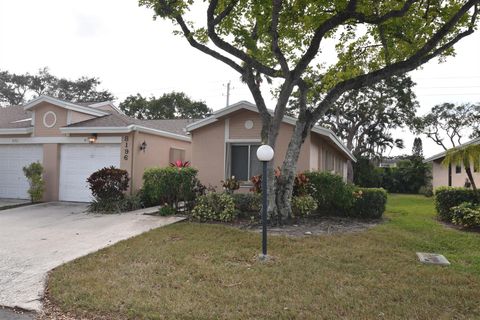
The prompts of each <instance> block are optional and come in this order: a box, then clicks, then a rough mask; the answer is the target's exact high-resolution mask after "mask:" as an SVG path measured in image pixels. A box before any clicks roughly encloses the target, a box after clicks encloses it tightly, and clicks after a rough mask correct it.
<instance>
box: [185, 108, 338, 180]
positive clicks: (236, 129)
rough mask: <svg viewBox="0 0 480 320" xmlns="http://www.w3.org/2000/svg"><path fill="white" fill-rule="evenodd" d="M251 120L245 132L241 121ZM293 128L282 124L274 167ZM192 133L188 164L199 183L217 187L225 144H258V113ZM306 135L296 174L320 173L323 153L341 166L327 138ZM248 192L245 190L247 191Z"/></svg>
mask: <svg viewBox="0 0 480 320" xmlns="http://www.w3.org/2000/svg"><path fill="white" fill-rule="evenodd" d="M247 120H251V121H252V122H253V127H252V128H251V129H247V128H246V127H245V121H247ZM293 129H294V126H293V125H291V124H287V123H282V125H281V127H280V131H279V135H278V139H277V143H276V146H275V158H274V166H275V167H278V166H281V165H282V163H283V160H284V158H285V154H286V152H287V149H288V144H289V142H290V139H291V136H292V134H293ZM191 134H192V165H193V166H194V167H196V168H197V169H198V170H199V178H200V181H201V182H202V183H203V184H205V185H207V186H209V185H212V186H215V187H217V188H218V189H219V188H220V181H221V180H224V179H225V176H226V172H225V171H226V161H227V159H226V158H227V156H226V154H227V148H228V147H229V144H235V143H242V140H244V141H245V142H248V143H260V141H261V119H260V116H259V114H258V113H256V112H252V111H249V110H241V111H237V112H233V113H231V114H229V115H227V116H225V117H223V118H220V119H218V121H216V122H214V123H212V124H209V125H207V126H204V127H201V128H199V129H196V130H193V131H192V132H191ZM312 137H313V138H311V136H310V135H309V136H308V137H307V138H306V140H305V142H304V144H303V145H302V148H301V150H300V156H299V159H298V163H297V171H298V172H302V171H306V170H322V169H323V168H324V166H322V164H323V161H324V160H323V152H324V150H325V149H329V150H331V151H332V152H333V153H334V154H335V157H338V159H339V161H340V160H341V161H342V166H343V167H344V166H345V164H346V157H345V156H344V155H343V154H341V153H340V152H338V151H337V150H336V147H335V146H334V145H333V144H331V143H329V142H328V141H327V139H325V138H323V137H320V136H319V135H318V134H315V133H312ZM247 190H248V188H247Z"/></svg>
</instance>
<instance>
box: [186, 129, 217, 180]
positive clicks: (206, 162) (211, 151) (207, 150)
mask: <svg viewBox="0 0 480 320" xmlns="http://www.w3.org/2000/svg"><path fill="white" fill-rule="evenodd" d="M191 137H192V166H193V167H195V168H197V169H198V177H199V179H200V181H201V182H202V183H203V184H204V185H206V186H209V185H212V186H218V185H219V184H220V180H223V179H225V151H226V150H225V121H224V120H223V121H217V122H215V123H213V124H211V125H208V126H205V127H202V128H200V129H197V130H195V131H193V132H192V134H191Z"/></svg>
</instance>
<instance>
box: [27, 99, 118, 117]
mask: <svg viewBox="0 0 480 320" xmlns="http://www.w3.org/2000/svg"><path fill="white" fill-rule="evenodd" d="M42 102H48V103H51V104H53V105H56V106H58V107H61V108H65V109H67V110H73V111H77V112H80V113H86V114H89V115H92V116H97V117H101V116H106V115H108V114H109V113H108V112H104V111H101V110H92V109H91V108H89V107H83V106H80V105H77V104H74V103H71V102H66V101H62V100H59V99H55V98H52V97H49V96H43V95H42V96H39V97H38V98H35V99H33V100H32V101H30V102H28V103H27V104H26V105H25V106H24V107H23V109H24V110H30V109H32V108H33V107H35V106H36V105H38V104H40V103H42Z"/></svg>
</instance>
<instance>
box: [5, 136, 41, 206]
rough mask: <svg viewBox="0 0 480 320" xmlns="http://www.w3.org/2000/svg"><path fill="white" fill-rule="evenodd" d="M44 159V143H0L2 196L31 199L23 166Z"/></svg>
mask: <svg viewBox="0 0 480 320" xmlns="http://www.w3.org/2000/svg"><path fill="white" fill-rule="evenodd" d="M37 161H38V162H40V163H41V162H42V161H43V147H42V145H32V144H24V145H14V146H12V145H0V198H12V199H29V198H30V196H29V195H28V192H27V191H28V188H29V186H28V181H27V179H26V178H25V176H24V174H23V167H24V166H27V165H29V164H30V163H32V162H37Z"/></svg>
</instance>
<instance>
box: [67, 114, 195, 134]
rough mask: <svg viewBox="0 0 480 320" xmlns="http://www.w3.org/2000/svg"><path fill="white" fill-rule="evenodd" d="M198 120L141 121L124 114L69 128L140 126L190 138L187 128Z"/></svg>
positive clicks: (104, 117)
mask: <svg viewBox="0 0 480 320" xmlns="http://www.w3.org/2000/svg"><path fill="white" fill-rule="evenodd" d="M195 121H196V119H171V120H139V119H135V118H131V117H128V116H125V115H122V114H110V115H108V116H103V117H99V118H94V119H90V120H86V121H82V122H77V123H74V124H71V125H69V126H68V127H72V128H78V127H87V128H92V127H95V128H96V127H104V128H119V127H128V126H129V125H132V124H134V125H139V126H144V127H147V128H151V129H157V130H163V131H168V132H171V133H176V134H180V135H183V136H188V134H187V132H186V130H185V128H186V126H187V125H188V124H190V123H193V122H195Z"/></svg>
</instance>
